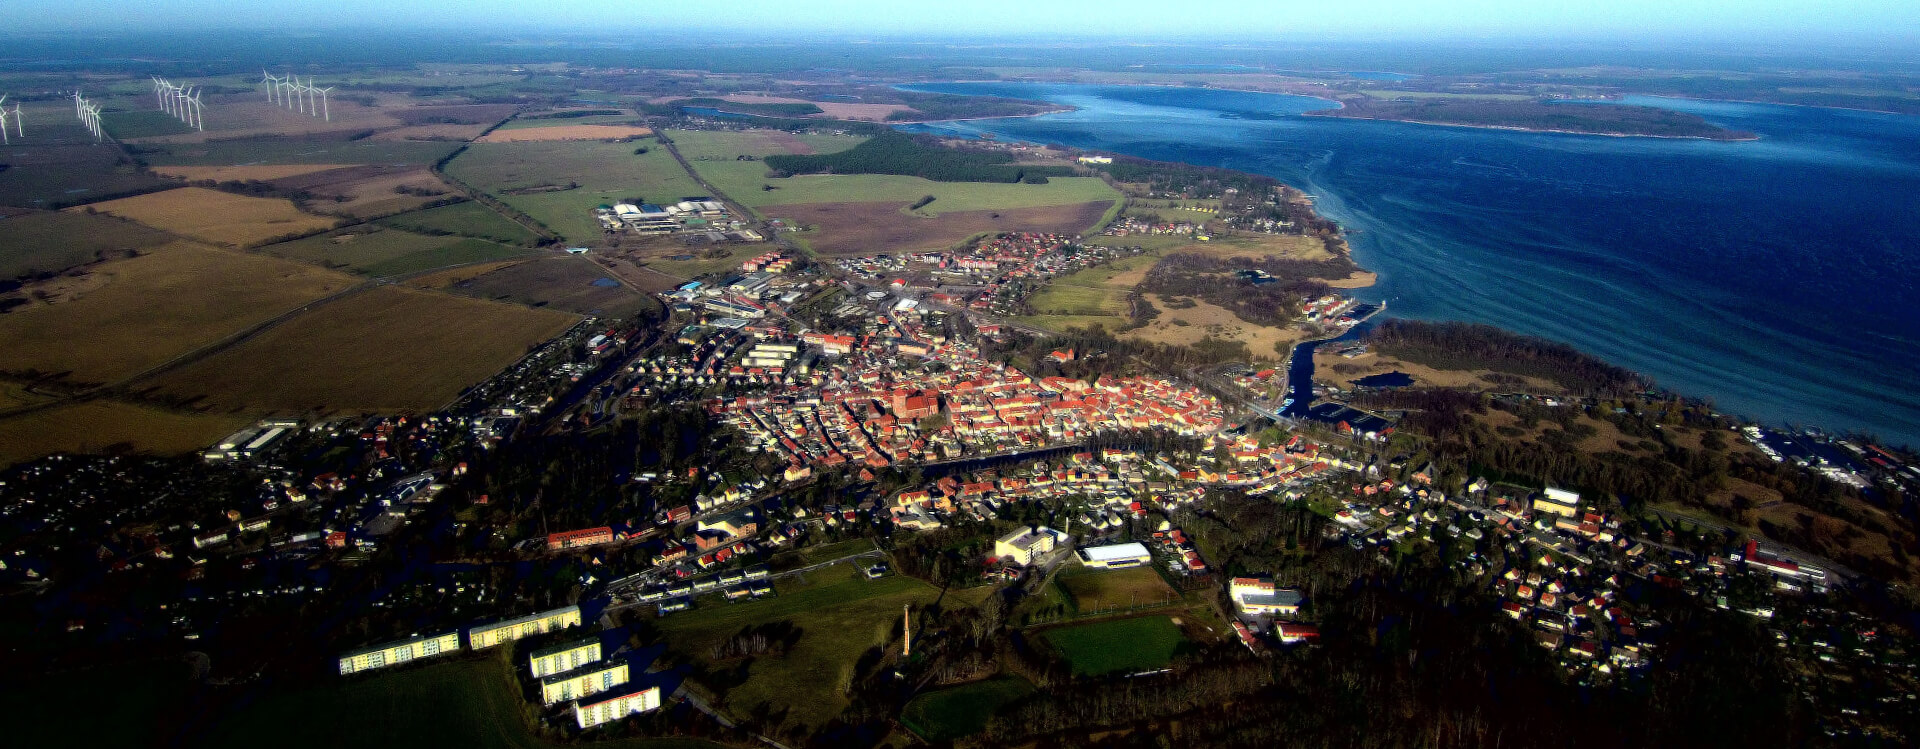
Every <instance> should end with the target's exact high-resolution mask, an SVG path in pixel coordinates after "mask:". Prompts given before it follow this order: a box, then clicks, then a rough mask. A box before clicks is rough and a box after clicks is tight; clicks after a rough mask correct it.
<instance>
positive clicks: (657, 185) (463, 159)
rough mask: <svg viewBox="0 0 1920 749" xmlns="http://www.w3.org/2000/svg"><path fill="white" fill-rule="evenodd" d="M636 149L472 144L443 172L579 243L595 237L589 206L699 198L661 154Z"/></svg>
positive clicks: (589, 144) (613, 145) (692, 184)
mask: <svg viewBox="0 0 1920 749" xmlns="http://www.w3.org/2000/svg"><path fill="white" fill-rule="evenodd" d="M636 148H639V146H635V145H633V144H631V143H601V142H592V141H578V142H548V143H490V144H476V145H473V146H471V147H469V148H468V149H467V150H466V152H465V153H462V154H461V155H460V157H459V158H457V159H454V160H453V161H452V162H449V163H448V164H447V166H446V170H447V173H448V174H451V175H453V176H454V177H455V178H457V179H460V180H463V181H465V182H467V183H468V184H471V185H474V186H475V187H478V188H480V189H483V190H486V191H488V192H491V193H493V194H494V195H495V196H496V197H498V198H500V200H501V201H502V202H505V203H506V204H508V205H511V206H513V207H514V208H517V209H519V210H520V211H521V212H524V213H526V214H527V215H529V216H532V217H533V218H534V219H536V220H538V221H540V222H541V223H544V224H546V225H547V227H548V228H551V229H552V230H554V231H556V232H559V233H560V234H561V235H563V236H565V237H567V238H568V239H569V240H572V241H575V242H586V241H590V240H593V239H597V238H599V237H600V236H601V233H602V229H601V227H600V223H599V222H598V221H596V220H594V218H593V215H592V213H591V211H592V209H593V207H594V206H596V205H600V204H603V203H616V202H620V201H623V200H631V199H634V198H641V199H644V200H646V201H648V202H654V203H667V202H678V201H679V200H680V199H681V198H682V197H687V196H694V195H700V194H703V193H702V190H701V189H700V186H699V184H698V183H696V182H694V181H693V177H692V176H690V175H688V174H687V172H686V170H685V169H682V168H680V164H679V163H678V162H676V161H674V159H673V156H672V154H669V153H667V152H666V149H663V148H651V149H650V150H648V151H647V153H644V154H635V153H634V149H636ZM573 185H577V187H573Z"/></svg>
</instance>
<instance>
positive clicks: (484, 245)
mask: <svg viewBox="0 0 1920 749" xmlns="http://www.w3.org/2000/svg"><path fill="white" fill-rule="evenodd" d="M527 254H528V250H526V249H523V248H520V247H508V246H506V245H502V244H496V243H493V242H488V241H485V240H480V239H455V240H454V241H453V242H452V243H451V244H444V245H440V246H439V247H435V248H433V249H430V250H426V251H423V252H416V253H414V254H411V255H404V256H401V257H397V258H394V259H392V260H387V261H385V262H380V263H374V264H372V265H369V266H367V268H366V273H367V275H369V276H373V277H375V278H394V277H397V276H404V275H407V274H409V273H419V272H421V271H426V270H433V269H435V268H445V267H448V266H452V265H466V264H469V263H488V262H496V261H500V260H508V259H512V258H518V257H526V256H527Z"/></svg>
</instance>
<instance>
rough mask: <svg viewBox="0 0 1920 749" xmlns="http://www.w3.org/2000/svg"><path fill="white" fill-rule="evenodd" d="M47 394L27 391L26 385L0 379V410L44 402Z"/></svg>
mask: <svg viewBox="0 0 1920 749" xmlns="http://www.w3.org/2000/svg"><path fill="white" fill-rule="evenodd" d="M46 400H47V396H44V395H39V394H36V393H31V392H28V391H27V386H26V385H23V384H21V383H17V382H7V381H5V380H0V411H5V410H7V409H10V408H15V407H18V406H27V405H32V404H35V403H45V402H46Z"/></svg>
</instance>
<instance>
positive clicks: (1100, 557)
mask: <svg viewBox="0 0 1920 749" xmlns="http://www.w3.org/2000/svg"><path fill="white" fill-rule="evenodd" d="M1152 561H1153V555H1151V554H1149V553H1147V547H1146V546H1145V545H1142V544H1140V543H1138V542H1135V543H1126V544H1110V545H1107V546H1088V547H1086V548H1084V549H1081V550H1080V563H1081V564H1084V565H1086V566H1088V567H1097V568H1100V569H1109V570H1117V569H1124V568H1127V567H1139V566H1141V565H1144V564H1147V563H1149V562H1152Z"/></svg>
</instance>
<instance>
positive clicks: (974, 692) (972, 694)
mask: <svg viewBox="0 0 1920 749" xmlns="http://www.w3.org/2000/svg"><path fill="white" fill-rule="evenodd" d="M1029 694H1033V684H1032V683H1030V682H1028V681H1027V680H1026V679H1022V678H1020V677H1018V676H997V677H994V678H991V679H987V680H985V681H976V682H973V683H971V684H962V685H960V686H956V687H947V688H945V689H940V690H936V691H932V692H927V693H925V694H921V695H920V696H918V697H915V698H913V701H912V702H909V703H907V708H906V710H905V711H904V712H903V713H902V714H901V715H900V722H902V723H905V724H906V725H907V727H908V728H910V729H912V730H913V732H914V733H917V734H919V735H920V736H921V738H925V739H927V740H929V741H952V740H954V739H957V738H960V737H962V736H971V735H973V734H976V733H979V732H980V730H981V729H983V728H986V727H987V718H989V717H992V715H993V713H994V711H996V710H999V709H1000V708H1002V707H1005V706H1007V705H1008V704H1011V703H1012V702H1013V701H1015V700H1018V699H1020V698H1021V697H1025V696H1027V695H1029Z"/></svg>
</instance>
